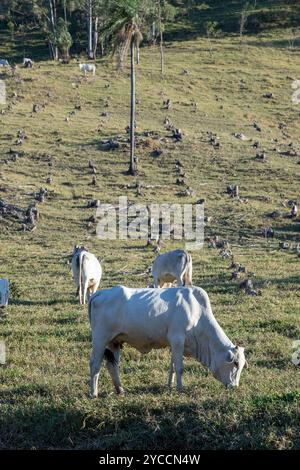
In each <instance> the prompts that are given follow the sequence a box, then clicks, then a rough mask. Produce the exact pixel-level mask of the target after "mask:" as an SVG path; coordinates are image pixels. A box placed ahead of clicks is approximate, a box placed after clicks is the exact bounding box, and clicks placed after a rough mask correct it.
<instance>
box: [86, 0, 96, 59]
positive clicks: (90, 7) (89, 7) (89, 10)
mask: <svg viewBox="0 0 300 470" xmlns="http://www.w3.org/2000/svg"><path fill="white" fill-rule="evenodd" d="M86 11H87V30H88V51H87V53H88V58H89V59H93V58H94V53H93V5H92V0H87V2H86Z"/></svg>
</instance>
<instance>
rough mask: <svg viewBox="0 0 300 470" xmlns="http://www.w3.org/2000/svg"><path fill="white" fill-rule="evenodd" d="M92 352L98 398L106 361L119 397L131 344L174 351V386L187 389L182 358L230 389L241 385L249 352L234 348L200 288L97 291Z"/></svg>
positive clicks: (92, 311) (92, 309) (91, 305)
mask: <svg viewBox="0 0 300 470" xmlns="http://www.w3.org/2000/svg"><path fill="white" fill-rule="evenodd" d="M89 320H90V324H91V329H92V342H93V349H92V354H91V359H90V373H91V396H92V397H97V395H98V378H99V373H100V368H101V363H102V360H103V358H105V359H106V360H107V367H108V370H109V373H110V375H111V377H112V380H113V384H114V386H115V389H116V392H117V393H122V392H123V389H122V387H121V382H120V376H119V359H120V349H121V347H122V344H123V343H128V344H130V345H131V346H133V347H134V348H135V349H137V350H138V351H140V352H141V353H143V354H145V353H148V352H149V351H151V349H160V348H165V347H170V348H171V366H170V372H169V381H168V383H169V386H171V385H172V382H173V379H174V371H175V374H176V381H177V390H178V391H181V389H182V377H181V376H182V371H183V356H189V357H194V358H195V359H197V360H198V361H199V362H201V363H202V364H203V365H204V366H206V367H208V368H209V369H210V370H211V372H212V374H213V375H214V377H215V378H216V379H218V380H220V381H221V382H222V383H223V384H224V385H226V386H227V387H237V386H238V385H239V381H240V376H241V372H242V369H243V367H244V365H245V363H246V361H245V355H244V348H241V347H238V346H235V345H234V344H233V343H232V342H231V341H230V339H229V338H228V337H227V336H226V334H225V333H224V331H223V330H222V328H221V327H220V325H219V324H218V322H217V320H216V319H215V317H214V315H213V312H212V309H211V305H210V301H209V298H208V295H207V293H206V292H205V291H204V290H203V289H201V288H200V287H179V288H171V289H129V288H127V287H123V286H117V287H113V288H112V289H104V290H102V291H98V292H96V294H94V295H93V296H92V297H91V299H90V302H89Z"/></svg>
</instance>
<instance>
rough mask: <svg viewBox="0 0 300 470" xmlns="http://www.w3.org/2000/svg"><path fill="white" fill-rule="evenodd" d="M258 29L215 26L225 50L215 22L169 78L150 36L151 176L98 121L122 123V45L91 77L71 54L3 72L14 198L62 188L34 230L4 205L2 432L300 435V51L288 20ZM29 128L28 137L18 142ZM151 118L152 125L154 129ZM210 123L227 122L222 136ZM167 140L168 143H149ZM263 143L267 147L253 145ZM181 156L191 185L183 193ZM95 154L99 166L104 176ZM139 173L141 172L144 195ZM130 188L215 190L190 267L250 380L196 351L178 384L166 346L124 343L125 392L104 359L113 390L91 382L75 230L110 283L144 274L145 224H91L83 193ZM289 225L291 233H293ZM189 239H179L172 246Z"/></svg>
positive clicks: (50, 442) (231, 444)
mask: <svg viewBox="0 0 300 470" xmlns="http://www.w3.org/2000/svg"><path fill="white" fill-rule="evenodd" d="M207 3H209V2H207ZM245 39H246V41H245V44H244V45H242V46H241V45H240V44H239V42H238V40H237V39H234V38H223V39H218V40H214V41H213V50H212V53H210V50H209V44H208V42H207V41H206V40H205V39H197V40H194V41H182V42H180V43H170V44H169V45H168V47H167V49H166V76H165V78H164V79H163V80H161V79H160V74H159V56H158V51H157V49H155V48H144V49H143V51H142V57H141V64H140V66H139V68H138V72H137V87H138V116H137V132H138V134H139V146H138V149H137V154H138V157H139V175H138V177H137V178H130V177H128V176H126V174H125V173H124V172H125V170H126V169H127V163H128V162H127V161H128V149H127V148H121V149H118V150H115V151H113V152H104V151H101V150H99V141H100V140H101V139H105V138H110V137H112V136H116V135H121V136H123V137H125V136H126V133H125V131H124V129H125V127H126V126H127V124H128V118H129V75H128V71H127V70H126V71H125V72H124V74H118V73H116V71H115V67H114V65H113V64H112V63H110V62H109V61H107V60H99V61H98V63H97V65H98V73H97V76H96V78H95V79H93V78H88V79H87V80H84V79H83V77H81V76H80V73H79V70H78V66H77V64H76V63H75V62H71V63H70V64H68V65H63V64H54V63H50V62H38V63H37V64H36V66H35V68H34V69H33V70H25V69H19V70H18V71H17V73H16V75H15V77H12V76H10V74H8V75H6V76H5V75H4V74H2V76H1V78H2V79H4V80H5V82H6V85H7V91H8V103H7V105H8V107H7V108H5V109H6V110H5V114H2V115H0V125H1V130H0V162H1V163H0V165H1V166H0V198H1V200H4V201H5V202H8V203H12V204H15V205H17V206H19V207H21V208H24V209H25V208H27V207H28V205H29V204H30V203H32V202H33V200H34V193H35V192H36V191H38V190H39V188H40V187H43V188H47V189H48V190H49V194H48V196H47V197H46V198H45V202H43V203H38V209H39V211H40V220H39V222H38V224H37V229H36V230H35V231H33V232H28V231H25V232H23V231H22V226H21V223H20V222H18V221H16V220H14V219H8V218H6V217H4V218H2V219H1V225H0V238H1V240H0V244H1V263H0V276H1V277H8V278H9V279H10V280H11V281H13V282H14V286H13V292H12V301H11V304H10V306H9V308H8V309H7V310H6V311H5V312H3V314H2V315H1V316H0V339H2V340H5V343H6V347H7V359H8V360H7V366H6V367H0V381H1V413H0V428H1V434H0V447H1V448H24V447H25V448H45V447H46V448H98V449H112V448H114V449H136V448H139V449H150V448H151V449H153V450H157V449H164V448H176V449H177V450H180V449H185V448H189V449H195V448H206V449H213V448H230V449H246V448H247V449H249V448H276V449H286V448H299V447H300V442H299V434H298V429H297V426H298V423H299V398H300V393H299V378H298V370H296V366H295V365H294V364H293V363H292V361H291V357H292V353H293V349H292V347H293V341H295V340H299V339H300V326H299V305H300V300H299V250H298V251H297V244H298V243H299V219H289V218H288V217H287V216H288V214H289V213H290V206H289V201H295V200H297V198H299V180H300V175H299V161H300V153H299V151H300V149H299V146H298V142H299V138H300V124H299V109H300V108H299V105H295V104H293V103H292V101H291V94H292V91H293V90H292V88H291V85H292V83H293V80H295V79H300V67H299V51H298V50H297V49H295V50H294V51H291V50H289V49H288V47H287V46H288V41H287V40H288V35H286V34H285V33H284V32H282V33H278V34H276V36H266V35H264V36H257V37H246V38H245ZM184 70H186V71H187V73H186V72H184ZM266 93H272V94H273V98H271V99H268V98H265V97H264V95H265V94H266ZM167 98H170V99H171V100H172V102H173V107H172V109H171V110H168V111H166V110H164V109H163V106H162V102H163V100H165V99H167ZM195 102H197V103H198V106H197V107H195V105H193V103H195ZM33 104H38V105H39V111H38V112H37V113H33V112H32V107H33ZM79 104H80V106H81V110H79V109H77V110H76V109H75V107H77V108H78V105H79ZM166 115H168V116H169V117H170V119H171V120H172V122H173V123H174V124H175V125H176V126H177V127H180V128H181V129H182V130H183V132H184V139H183V141H182V142H177V143H176V142H174V141H173V140H172V139H171V138H170V137H169V136H170V133H169V132H168V131H166V130H165V128H164V125H163V123H164V119H165V117H166ZM66 118H68V119H66ZM254 122H256V123H257V124H258V125H259V126H260V127H261V132H258V131H257V130H256V129H255V128H254V126H253V123H254ZM19 130H22V131H24V132H25V134H26V137H27V138H25V139H24V142H23V144H22V145H20V146H17V145H16V139H17V133H18V131H19ZM144 131H154V134H153V135H152V136H151V134H150V137H149V136H148V137H146V136H144V135H143V132H144ZM208 132H213V133H216V134H217V135H218V137H219V142H220V148H219V149H217V148H214V146H213V145H211V143H210V142H209V136H208V134H207V133H208ZM233 133H243V134H244V135H245V136H246V137H247V138H248V139H250V140H246V141H241V140H239V139H237V138H236V137H234V136H233ZM157 136H159V137H161V138H163V140H162V141H160V142H158V139H157ZM255 141H259V142H260V147H259V148H258V149H255V148H253V143H254V142H255ZM290 144H292V145H290ZM157 146H159V147H161V148H162V150H163V153H162V154H161V156H160V157H153V156H152V154H151V151H152V150H153V148H156V147H157ZM10 149H12V150H11V151H10ZM262 151H265V153H266V160H265V161H260V160H259V159H257V158H256V155H257V153H261V152H262ZM16 153H17V154H18V155H16V156H15V154H16ZM177 159H180V161H181V162H182V163H183V167H184V171H185V173H186V177H185V180H186V186H187V187H190V188H192V189H193V190H194V194H193V195H192V196H187V197H183V196H181V195H180V192H181V190H182V188H181V187H180V186H178V185H177V184H176V178H177V173H176V170H175V161H176V160H177ZM88 160H92V161H93V162H94V164H95V165H96V167H97V170H98V172H97V175H96V178H97V186H96V187H94V186H91V184H90V183H91V181H92V176H93V175H92V174H91V173H90V171H89V168H88ZM49 177H51V178H52V179H53V182H52V184H51V185H50V184H48V183H47V182H46V181H47V178H49ZM137 182H138V183H141V184H142V185H144V188H142V194H141V195H139V196H137V191H136V187H135V183H137ZM231 184H238V185H239V188H240V200H238V199H236V198H231V197H230V196H229V195H228V194H227V193H226V187H227V186H228V185H231ZM184 187H185V186H184ZM184 187H183V189H184ZM120 195H127V196H128V199H129V201H130V202H147V203H151V202H178V203H184V202H196V201H197V200H198V199H200V198H205V200H206V203H205V211H206V215H207V216H208V217H211V221H210V222H209V224H208V225H207V227H206V234H205V236H206V243H205V247H204V249H203V250H200V251H195V252H194V253H193V260H194V283H195V284H196V285H200V286H202V287H204V288H205V289H206V290H207V291H208V293H209V295H210V298H211V302H212V306H213V310H214V313H215V315H216V317H217V319H218V321H219V322H220V324H221V325H222V327H224V329H225V331H226V333H227V334H228V335H229V337H230V338H231V339H232V340H233V341H234V342H236V343H238V344H241V345H243V346H244V347H245V348H246V354H247V358H248V361H249V369H247V370H245V371H244V372H243V375H242V379H241V386H240V388H239V389H238V390H236V391H234V392H232V391H231V392H230V391H228V390H226V389H225V388H223V386H222V385H221V384H219V383H218V382H217V381H216V380H215V379H214V378H213V377H212V375H211V374H210V373H208V372H207V371H206V370H205V369H204V368H203V367H202V366H201V365H200V364H197V363H196V362H195V361H192V360H186V361H185V374H184V383H185V392H184V393H183V394H180V395H178V394H176V393H172V394H170V393H169V392H168V390H167V388H166V385H165V384H166V379H167V370H168V365H169V354H168V352H167V351H153V352H152V353H150V354H149V355H147V356H143V357H141V356H140V355H139V354H138V353H137V352H136V351H135V350H133V349H131V348H129V347H125V348H124V350H123V357H122V362H121V375H122V381H123V385H124V388H125V389H126V391H127V394H126V395H125V397H122V398H118V397H116V396H115V395H114V394H113V392H112V386H111V383H110V379H109V378H108V374H107V372H106V370H104V369H103V370H102V372H101V378H100V391H101V393H100V398H99V399H98V400H94V401H92V400H90V399H89V398H88V395H87V391H88V361H89V353H90V332H89V326H88V321H87V312H86V309H85V308H81V307H79V305H78V304H77V301H76V300H75V295H74V294H75V287H74V285H73V282H72V279H71V275H70V269H69V266H68V255H69V254H70V252H71V250H72V247H73V245H74V244H75V243H80V244H86V245H87V246H88V247H89V248H90V250H91V251H93V252H94V253H96V254H97V255H98V256H99V257H100V258H101V259H102V260H103V270H104V275H103V282H102V287H108V286H112V285H116V284H125V285H128V286H146V285H147V283H148V282H149V276H148V274H147V270H148V268H149V266H150V264H151V262H152V261H153V259H154V256H155V255H154V253H153V252H152V250H151V249H150V248H146V247H145V242H144V241H134V240H128V241H124V240H122V241H119V240H117V241H113V242H112V241H102V240H99V239H98V238H97V237H96V235H95V224H94V223H93V222H92V223H89V222H88V219H89V218H90V217H91V216H93V215H95V210H94V209H88V208H87V207H86V206H87V202H88V201H90V200H92V199H100V200H101V201H102V202H109V203H114V204H115V203H117V202H118V197H119V196H120ZM270 226H271V227H272V228H273V229H274V231H275V237H274V238H272V239H266V238H264V237H263V236H262V230H263V228H265V227H270ZM215 235H218V236H219V237H220V238H221V239H226V240H228V241H229V243H230V246H231V250H232V253H233V255H234V261H235V262H238V263H240V264H241V265H243V266H245V267H246V269H247V271H248V272H249V273H251V274H249V276H250V277H251V279H252V280H253V282H254V287H255V289H257V290H260V291H261V295H259V296H248V295H246V294H245V293H244V292H243V291H242V290H241V289H240V288H239V283H240V282H241V281H242V280H243V279H244V278H245V275H244V274H239V277H238V280H231V274H232V269H229V267H230V265H231V262H232V260H230V259H223V258H222V257H221V256H220V253H219V251H220V250H219V249H215V248H212V247H211V246H210V245H209V239H210V237H213V236H215ZM279 242H288V243H289V249H286V250H280V249H279ZM178 246H182V243H176V242H172V241H170V242H167V243H166V246H165V247H164V249H168V248H173V247H178Z"/></svg>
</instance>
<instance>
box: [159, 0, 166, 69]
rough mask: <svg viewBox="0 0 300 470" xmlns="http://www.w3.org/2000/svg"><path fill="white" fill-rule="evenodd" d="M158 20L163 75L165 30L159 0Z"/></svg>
mask: <svg viewBox="0 0 300 470" xmlns="http://www.w3.org/2000/svg"><path fill="white" fill-rule="evenodd" d="M158 21H159V33H160V41H159V42H160V44H159V48H160V73H161V75H162V76H163V74H164V65H165V64H164V39H163V30H162V21H161V4H160V0H158Z"/></svg>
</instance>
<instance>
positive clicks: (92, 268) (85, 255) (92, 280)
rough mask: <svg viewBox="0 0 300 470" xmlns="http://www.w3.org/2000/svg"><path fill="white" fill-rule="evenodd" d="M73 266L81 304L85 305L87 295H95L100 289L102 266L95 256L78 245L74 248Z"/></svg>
mask: <svg viewBox="0 0 300 470" xmlns="http://www.w3.org/2000/svg"><path fill="white" fill-rule="evenodd" d="M71 264H72V273H73V278H74V281H75V283H76V285H77V294H79V302H80V304H81V305H82V304H83V305H84V304H85V303H86V296H87V293H89V294H94V293H95V292H96V290H97V289H98V287H99V284H100V281H101V277H102V268H101V264H100V263H99V261H98V260H97V258H96V256H95V255H93V254H92V253H90V252H89V251H88V250H87V249H86V248H85V247H84V246H78V245H76V246H75V247H74V251H73V255H72V261H71Z"/></svg>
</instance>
